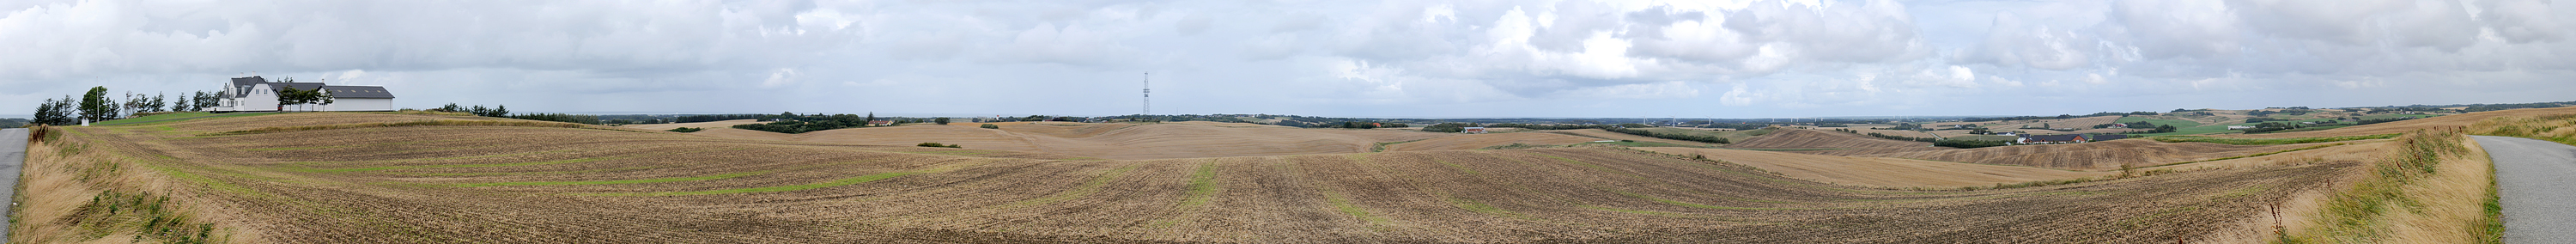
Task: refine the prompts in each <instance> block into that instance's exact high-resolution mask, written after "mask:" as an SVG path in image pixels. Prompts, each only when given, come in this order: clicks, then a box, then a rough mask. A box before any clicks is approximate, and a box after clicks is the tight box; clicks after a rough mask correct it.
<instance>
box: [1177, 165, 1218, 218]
mask: <svg viewBox="0 0 2576 244" xmlns="http://www.w3.org/2000/svg"><path fill="white" fill-rule="evenodd" d="M1223 191H1225V188H1224V187H1223V186H1219V185H1217V184H1216V163H1208V164H1205V165H1200V166H1199V172H1198V173H1194V174H1190V196H1189V198H1188V200H1182V201H1181V208H1190V207H1196V206H1199V205H1205V204H1207V203H1208V201H1212V200H1215V199H1216V194H1217V193H1218V192H1223Z"/></svg>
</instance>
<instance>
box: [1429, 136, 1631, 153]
mask: <svg viewBox="0 0 2576 244" xmlns="http://www.w3.org/2000/svg"><path fill="white" fill-rule="evenodd" d="M1599 140H1602V139H1601V138H1591V137H1581V136H1572V135H1565V134H1556V133H1494V134H1473V135H1456V136H1445V137H1440V138H1431V139H1424V140H1420V141H1412V142H1405V143H1396V144H1392V145H1386V151H1389V152H1400V151H1429V150H1465V149H1479V148H1486V147H1493V146H1501V145H1511V144H1527V145H1570V144H1576V143H1584V142H1591V141H1599Z"/></svg>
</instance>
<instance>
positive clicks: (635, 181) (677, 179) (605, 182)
mask: <svg viewBox="0 0 2576 244" xmlns="http://www.w3.org/2000/svg"><path fill="white" fill-rule="evenodd" d="M768 173H773V171H753V172H737V173H731V174H720V175H708V176H696V177H670V178H652V179H631V180H600V181H531V182H492V183H472V184H454V185H449V186H455V187H486V186H573V185H613V184H643V183H663V182H681V181H701V180H716V179H730V178H736V177H743V176H753V175H761V174H768Z"/></svg>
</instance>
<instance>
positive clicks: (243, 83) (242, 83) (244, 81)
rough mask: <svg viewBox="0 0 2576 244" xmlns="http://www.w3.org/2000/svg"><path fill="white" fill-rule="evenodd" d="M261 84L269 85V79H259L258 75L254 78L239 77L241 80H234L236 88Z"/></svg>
mask: <svg viewBox="0 0 2576 244" xmlns="http://www.w3.org/2000/svg"><path fill="white" fill-rule="evenodd" d="M259 83H268V79H267V78H259V76H256V75H254V76H250V77H239V78H233V86H235V87H239V86H248V85H252V84H259Z"/></svg>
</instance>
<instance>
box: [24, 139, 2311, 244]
mask: <svg viewBox="0 0 2576 244" xmlns="http://www.w3.org/2000/svg"><path fill="white" fill-rule="evenodd" d="M477 119H481V118H474V117H449V116H438V115H402V114H356V113H300V114H283V115H268V116H255V117H243V118H226V119H215V120H197V121H185V122H178V123H168V124H163V125H154V126H127V127H85V128H63V131H66V133H64V134H63V136H64V137H62V138H59V139H58V140H59V141H57V142H49V143H43V144H40V145H41V146H40V147H42V148H41V149H45V150H37V151H36V154H41V155H38V156H40V157H37V158H44V159H48V160H41V161H31V162H30V163H31V164H36V165H31V166H30V169H31V171H30V172H29V174H30V179H31V180H34V179H57V180H59V181H66V182H75V183H74V184H86V185H93V186H98V187H96V188H116V187H118V186H124V185H127V184H128V183H116V182H118V181H96V180H95V179H96V178H93V177H88V176H87V175H94V174H95V175H125V176H134V177H127V178H135V179H139V180H128V181H142V182H148V183H149V184H144V183H133V184H144V185H158V186H160V187H158V188H144V189H163V190H153V192H157V193H155V194H162V195H168V196H176V197H175V198H176V199H181V200H180V201H177V202H178V203H174V204H183V205H185V206H189V207H186V208H183V209H185V210H183V211H182V212H191V211H193V212H197V213H199V214H198V215H197V216H223V217H221V218H197V219H193V220H187V221H176V220H174V221H170V222H174V223H186V224H187V225H188V226H194V225H195V224H203V225H205V226H206V229H207V230H209V231H207V233H215V234H212V235H210V236H214V237H215V238H214V239H216V240H220V241H224V242H236V243H411V242H441V243H456V242H508V243H672V242H685V243H701V242H723V243H742V242H759V243H849V242H924V243H954V242H970V243H1048V242H1089V243H1097V242H1122V243H1124V242H1474V243H1493V242H1515V243H1516V242H1608V243H1639V242H1648V243H1655V242H1661V243H1673V242H1694V243H1705V242H1733V243H1744V242H1752V243H1889V242H1895V243H1927V242H1928V243H1958V242H1965V243H1995V242H2086V243H2170V242H2175V241H2177V240H2181V241H2205V240H2208V239H2207V238H2210V237H2209V236H2211V234H2213V233H2219V232H2224V231H2229V230H2228V229H2226V228H2231V226H2234V225H2229V224H2227V223H2238V222H2247V221H2253V219H2254V218H2256V217H2255V216H2261V215H2262V214H2261V213H2262V211H2265V210H2264V209H2265V206H2268V205H2269V204H2272V203H2277V202H2282V201H2286V200H2288V199H2289V196H2291V195H2293V193H2299V192H2308V191H2314V190H2317V189H2324V188H2330V187H2331V186H2332V184H2331V183H2332V182H2333V181H2334V180H2335V179H2338V178H2340V177H2342V176H2343V175H2349V174H2353V173H2355V172H2359V171H2358V170H2361V169H2359V168H2357V167H2349V166H2351V165H2355V164H2358V163H2359V162H2353V161H2342V160H2321V161H2313V162H2302V163H2298V164H2285V165H2270V166H2263V167H2248V168H2213V169H2202V170H2194V171H2185V172H2176V173H2169V174H2161V175H2156V176H2149V177H2137V178H2120V179H2112V180H2101V181H2090V182H2081V183H2072V184H2062V185H2046V186H2037V187H2024V188H2011V189H1990V190H1932V191H1924V190H1898V189H1891V188H1894V187H1903V186H1955V185H1978V184H1995V183H2004V182H2012V181H2022V180H2034V179H2036V180H2048V179H2051V178H2059V179H2062V178H2061V177H2088V176H2098V175H2099V174H2100V173H2086V172H2071V171H2061V170H2049V169H2036V168H2017V169H1981V168H1980V167H2011V166H1991V165H1974V166H1967V165H1969V164H1956V163H1946V162H1935V161H1921V160H1912V161H1901V160H1900V161H1890V160H1893V159H1886V160H1882V159H1863V160H1860V161H1867V162H1860V161H1853V160H1849V159H1835V158H1839V157H1832V156H1817V155H1799V154H1785V153H1774V152H1756V151H1736V150H1727V149H1680V150H1672V149H1656V150H1651V151H1645V150H1630V149H1624V148H1551V149H1518V150H1425V151H1402V150H1399V151H1400V152H1384V153H1366V151H1367V150H1369V149H1368V148H1367V147H1366V146H1367V145H1368V144H1361V145H1362V147H1359V148H1354V149H1345V148H1332V149H1330V150H1318V149H1296V148H1288V149H1262V150H1277V151H1291V152H1298V153H1294V154H1286V153H1283V154H1277V155H1257V154H1259V150H1252V151H1254V152H1253V153H1245V152H1241V151H1225V150H1226V149H1225V148H1226V147H1236V148H1256V147H1255V146H1248V145H1259V144H1264V143H1277V142H1278V140H1272V141H1256V142H1248V143H1243V144H1224V143H1218V142H1221V141H1224V140H1240V138H1245V137H1258V138H1291V139H1279V140H1286V141H1333V142H1331V143H1319V144H1336V145H1339V143H1341V142H1338V141H1337V140H1356V141H1363V142H1366V143H1376V142H1392V141H1410V140H1424V139H1435V138H1442V137H1445V136H1447V135H1445V134H1431V133H1420V132H1401V131H1377V130H1311V129H1288V128H1252V127H1247V128H1231V127H1216V126H1211V125H1189V124H1171V125H1134V126H1114V127H1111V126H1088V125H1048V124H1016V125H1006V126H1005V127H1006V128H1005V129H1006V130H1003V132H1008V133H1015V134H1024V135H1043V136H1046V137H1054V138H1078V139H1079V140H1090V141H1091V142H1087V143H1097V144H1105V145H1122V146H1128V147H1137V148H1149V149H1133V150H1147V151H1152V150H1211V151H1218V152H1220V153H1216V154H1236V155H1231V156H1195V157H1193V156H1190V155H1182V154H1175V153H1165V152H1126V153H1117V152H1107V153H1104V152H1081V151H1079V150H1068V151H1072V152H1077V153H1085V154H1071V153H1068V154H1055V153H1048V152H1046V151H1049V150H1066V149H1051V148H1046V147H1053V146H1056V145H1054V143H1072V142H1051V141H1045V140H1039V141H1038V142H1039V143H1036V145H1035V146H1033V147H1040V148H1039V149H1038V150H1036V151H1019V150H995V149H982V148H978V147H977V145H979V144H977V143H974V142H968V143H966V144H968V145H969V146H968V148H963V149H956V148H924V147H911V146H882V145H872V144H865V143H843V142H834V141H831V140H828V139H825V140H792V139H791V140H773V139H758V138H721V137H710V136H704V135H693V134H681V133H669V132H659V131H649V130H626V129H615V128H603V127H579V126H573V127H579V128H557V127H527V126H441V125H435V123H425V124H429V125H421V126H402V127H354V128H338V129H313V130H270V131H272V132H243V133H225V132H233V131H244V130H253V129H261V128H274V127H282V126H311V125H345V124H354V123H387V122H406V121H419V120H477ZM907 127H908V126H907ZM1010 127H1028V128H1021V129H1022V130H1008V129H1012V128H1010ZM1158 127H1159V128H1158ZM895 128H904V127H892V128H873V129H895ZM968 128H971V127H968ZM1207 128H1224V129H1228V130H1233V131H1254V132H1263V133H1283V134H1284V135H1267V136H1250V135H1241V134H1240V133H1236V132H1229V131H1218V130H1216V129H1207ZM826 132H830V131H826ZM818 133H820V132H818ZM870 133H873V132H870ZM943 133H946V132H933V133H929V134H943ZM1228 133H1236V134H1228ZM1372 133H1374V134H1372ZM1211 134H1213V135H1211ZM1514 134H1519V133H1514ZM818 135H829V134H818ZM872 135H897V134H872ZM1158 138H1184V139H1185V140H1184V141H1188V142H1195V143H1198V144H1216V145H1219V147H1216V148H1215V149H1195V148H1181V149H1171V148H1164V149H1151V148H1158V147H1173V146H1183V145H1177V144H1155V143H1168V142H1159V141H1160V140H1163V139H1158ZM1342 138H1360V139H1342ZM1068 140H1072V139H1068ZM1435 140H1436V139H1435ZM1427 141H1429V140H1424V141H1420V142H1427ZM1420 142H1415V143H1420ZM1228 145H1231V146H1228ZM1395 145H1403V144H1395ZM1424 145H1425V146H1430V145H1432V144H1424ZM60 148H80V149H78V150H65V149H60ZM1399 148H1401V147H1399ZM1103 150H1110V149H1103ZM1712 150H1713V151H1712ZM1314 151H1323V152H1314ZM1241 154H1255V155H1241ZM1077 156H1079V157H1077ZM1802 157H1804V158H1802ZM1119 158H1137V159H1119ZM1784 159H1785V160H1784ZM1817 164H1830V165H1842V166H1835V167H1848V168H1844V169H1836V168H1833V167H1813V166H1815V165H1817ZM1945 164H1947V165H1945ZM1759 165H1768V166H1759ZM39 166H41V167H39ZM1783 166H1804V167H1806V169H1807V170H1805V171H1795V170H1766V169H1786V168H1782V167H1783ZM1907 167H1916V168H1914V169H1938V170H1891V169H1908V168H1907ZM38 168H43V169H45V170H35V169H38ZM116 169H127V170H123V171H119V170H116ZM135 169H151V170H135ZM1913 171H1940V172H1939V173H1937V174H1935V175H1934V176H1926V177H1918V178H1912V179H1903V178H1900V179H1898V180H1881V181H1863V180H1859V179H1863V178H1872V177H1868V176H1867V175H1868V174H1881V175H1889V174H1898V175H1901V174H1916V173H1917V172H1913ZM1775 172H1777V173H1775ZM1836 174H1859V175H1836ZM1938 174H1948V175H1975V174H1995V175H2000V176H1998V177H1986V178H1973V177H1940V176H1937V175H1938ZM47 177H51V178H47ZM1837 177H1841V178H1837ZM1836 179H1843V180H1847V181H1837V180H1836ZM1962 179H1965V180H1966V181H1962ZM2095 179H2103V178H2100V177H2097V178H2095ZM1826 182H1834V183H1826ZM67 192H73V193H61V192H55V193H51V194H38V193H30V195H29V196H28V197H29V198H37V197H39V196H42V197H44V198H46V199H55V200H52V201H29V202H34V203H56V205H60V204H68V203H82V204H83V205H81V207H63V206H56V205H45V206H29V207H28V208H31V209H37V208H44V209H91V208H93V207H94V206H122V205H115V204H106V205H101V202H100V201H99V200H98V199H104V198H99V197H98V196H104V194H98V193H88V194H75V193H78V192H77V191H67ZM84 198H86V199H91V200H90V201H87V202H84V201H80V200H76V199H84ZM63 199H71V200H63ZM67 202H68V203H67ZM155 206H159V205H155ZM106 216H121V215H113V214H111V215H106ZM87 219H99V218H59V217H58V218H49V219H24V220H22V223H24V224H21V225H19V226H17V227H13V228H23V229H24V230H38V231H34V232H35V233H39V234H35V235H13V236H12V239H13V242H41V243H55V242H84V241H97V240H102V239H100V238H105V237H106V236H120V237H119V238H124V237H121V236H123V235H124V234H117V233H127V232H128V231H126V230H128V229H135V230H137V231H140V230H152V229H154V228H155V227H154V226H164V225H163V224H149V225H146V224H135V225H131V226H129V225H93V224H83V223H94V222H83V221H87ZM109 219H118V218H109ZM152 219H154V220H153V221H152V222H153V223H160V222H161V220H159V218H152ZM94 226H106V227H94ZM136 226H141V227H136ZM142 232H149V231H142ZM19 233H27V232H19ZM41 233H54V234H41ZM90 233H100V234H90ZM135 236H136V237H134V238H135V239H136V240H167V239H162V238H173V237H162V236H159V235H139V234H138V235H135Z"/></svg>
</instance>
